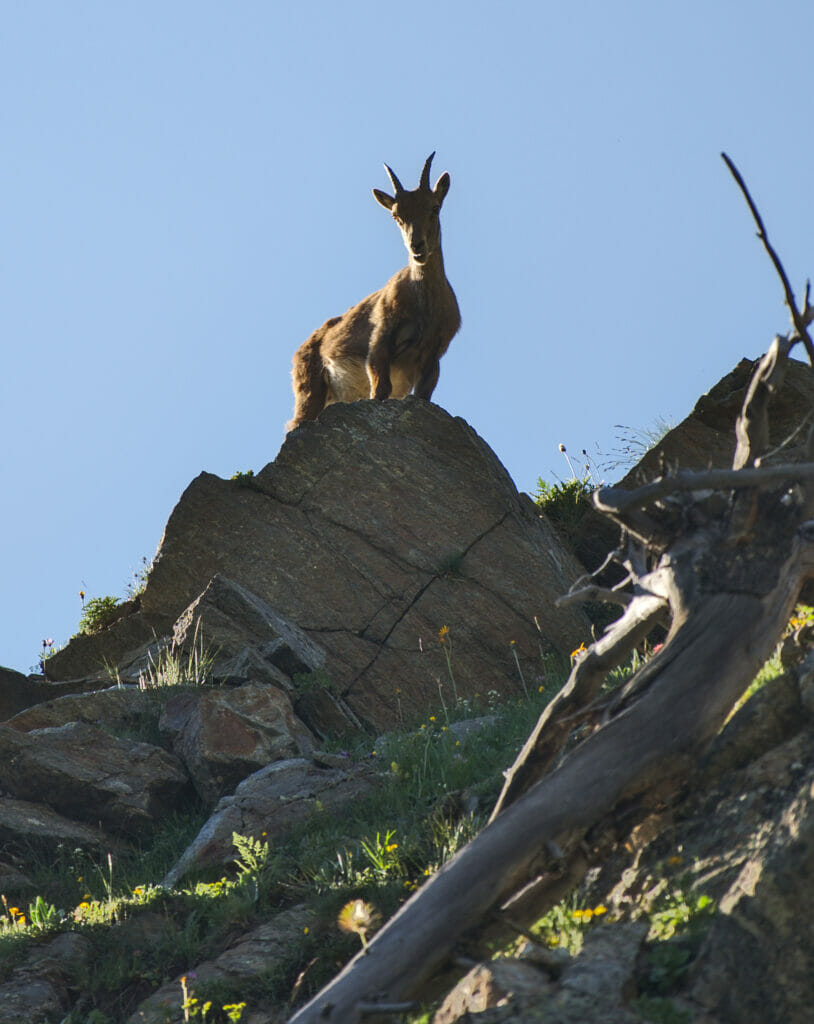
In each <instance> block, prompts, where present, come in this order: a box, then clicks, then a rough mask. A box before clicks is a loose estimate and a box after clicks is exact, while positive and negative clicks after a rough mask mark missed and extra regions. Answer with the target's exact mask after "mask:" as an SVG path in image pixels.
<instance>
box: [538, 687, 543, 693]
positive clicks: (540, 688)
mask: <svg viewBox="0 0 814 1024" xmlns="http://www.w3.org/2000/svg"><path fill="white" fill-rule="evenodd" d="M544 689H545V687H544V686H538V687H537V692H538V693H542V692H543V690H544Z"/></svg>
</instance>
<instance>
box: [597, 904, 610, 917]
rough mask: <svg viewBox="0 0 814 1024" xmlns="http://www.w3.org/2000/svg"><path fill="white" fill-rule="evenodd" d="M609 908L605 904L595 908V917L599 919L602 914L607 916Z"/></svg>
mask: <svg viewBox="0 0 814 1024" xmlns="http://www.w3.org/2000/svg"><path fill="white" fill-rule="evenodd" d="M607 912H608V908H607V907H606V906H605V904H604V903H600V904H599V906H598V907H594V917H599V916H600V915H602V914H607Z"/></svg>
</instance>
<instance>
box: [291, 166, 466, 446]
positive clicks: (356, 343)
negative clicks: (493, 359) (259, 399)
mask: <svg viewBox="0 0 814 1024" xmlns="http://www.w3.org/2000/svg"><path fill="white" fill-rule="evenodd" d="M434 156H435V154H434V153H431V154H430V156H429V157H428V158H427V161H426V163H425V164H424V170H423V171H422V172H421V180H420V182H419V185H418V188H417V189H414V190H412V191H411V190H408V189H405V188H404V187H403V186H402V184H401V182H400V181H399V179H398V178H397V177H396V175H395V173H394V172H393V171H392V170H391V169H390V168H389V167H388V166H387V164H385V170H386V171H387V174H388V176H389V178H390V181H391V182H392V185H393V189H394V193H395V194H394V195H392V196H391V195H388V193H387V192H382V191H381V190H380V189H377V188H374V189H373V195H374V196H375V197H376V200H377V202H379V203H380V204H381V205H382V206H383V207H384V208H385V209H386V210H389V211H390V213H391V214H392V215H393V219H394V220H395V221H396V224H398V227H399V230H400V231H401V235H402V238H403V239H404V244H405V246H406V247H407V252H408V255H409V261H408V263H407V266H406V267H404V268H403V269H402V270H400V271H399V272H398V273H397V274H394V275H393V277H391V278H390V280H389V281H388V282H387V284H386V285H385V286H384V288H382V289H381V290H380V291H378V292H374V293H373V294H372V295H368V297H367V298H366V299H363V300H362V301H361V302H360V303H359V304H358V305H356V306H353V307H352V308H351V309H349V310H348V311H347V312H346V313H344V314H343V315H342V316H338V317H334V318H333V319H331V320H328V321H326V322H325V323H324V324H323V325H322V327H320V328H318V329H317V330H316V331H314V333H313V334H312V335H311V336H310V337H309V338H308V340H307V341H305V342H303V344H302V345H301V346H300V347H299V349H297V352H296V353H295V355H294V368H293V372H292V379H293V384H294V402H295V405H294V416H293V418H292V419H291V421H290V422H289V423H288V424H287V425H286V429H287V430H292V429H293V428H294V427H297V426H299V425H300V423H302V422H304V421H305V420H313V419H316V417H317V416H318V415H319V413H320V412H322V410H323V409H324V408H325V406H326V405H331V404H332V403H333V402H355V401H357V400H358V399H361V398H374V399H377V400H379V401H381V400H382V399H385V398H404V397H405V396H406V395H409V394H410V393H411V392H412V393H413V394H415V395H417V396H418V397H419V398H424V399H427V400H429V399H430V398H431V396H432V393H433V391H434V390H435V385H436V384H437V383H438V374H439V362H440V359H441V356H442V355H443V354H444V353H445V352H446V350H447V348H448V347H449V343H450V341H451V340H452V338H453V337H454V335H455V333H456V332H457V331H458V328H459V327H460V326H461V315H460V312H459V310H458V302H457V300H456V298H455V293H454V292H453V290H452V287H451V286H450V283H449V281H447V278H446V274H445V273H444V258H443V255H442V253H441V223H440V220H439V214H440V212H441V205H442V203H443V202H444V198H445V196H446V194H447V192H448V191H449V184H450V180H449V175H448V174H447V173H446V172H445V173H444V174H442V175H441V177H440V178H439V179H438V181H437V182H436V183H435V187H434V188H430V164H431V163H432V158H433V157H434Z"/></svg>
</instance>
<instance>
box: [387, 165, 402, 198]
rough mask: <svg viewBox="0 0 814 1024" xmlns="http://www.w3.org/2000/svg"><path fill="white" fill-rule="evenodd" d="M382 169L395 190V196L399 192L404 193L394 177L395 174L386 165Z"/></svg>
mask: <svg viewBox="0 0 814 1024" xmlns="http://www.w3.org/2000/svg"><path fill="white" fill-rule="evenodd" d="M384 169H385V170H386V171H387V176H388V177H389V178H390V180H391V181H392V182H393V188H394V189H395V190H396V195H398V194H399V192H403V191H404V186H403V185H402V183H401V182H400V181H399V180H398V178H397V177H396V175H395V173H394V172H393V171H392V170H391V169H390V168H389V167H388V166H387V164H385V165H384Z"/></svg>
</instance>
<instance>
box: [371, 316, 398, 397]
mask: <svg viewBox="0 0 814 1024" xmlns="http://www.w3.org/2000/svg"><path fill="white" fill-rule="evenodd" d="M390 349H391V337H390V334H389V333H388V332H384V331H382V332H381V333H377V334H375V335H374V336H373V338H371V341H370V348H369V349H368V353H367V376H368V379H369V380H370V397H371V398H374V399H376V401H377V402H383V401H384V400H385V398H389V397H390V393H391V391H392V390H393V384H392V382H391V380H390V358H391V357H390Z"/></svg>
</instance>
